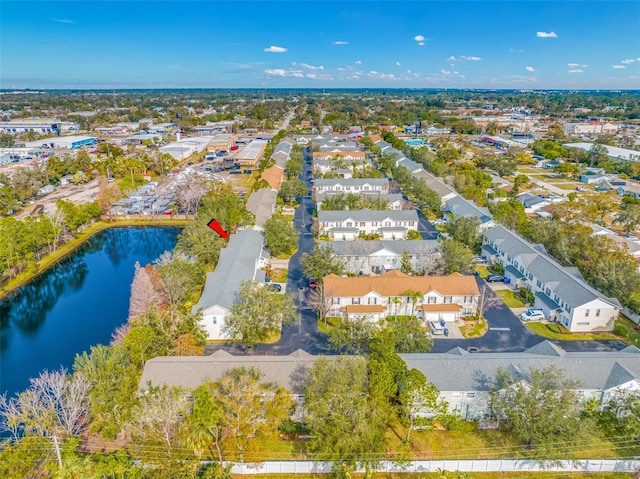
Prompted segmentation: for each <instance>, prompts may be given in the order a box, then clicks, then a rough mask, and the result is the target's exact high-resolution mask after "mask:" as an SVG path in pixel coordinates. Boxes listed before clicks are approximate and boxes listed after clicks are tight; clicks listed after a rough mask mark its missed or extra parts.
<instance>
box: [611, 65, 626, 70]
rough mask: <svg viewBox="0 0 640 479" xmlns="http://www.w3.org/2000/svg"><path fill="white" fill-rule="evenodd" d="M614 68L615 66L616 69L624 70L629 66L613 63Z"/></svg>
mask: <svg viewBox="0 0 640 479" xmlns="http://www.w3.org/2000/svg"><path fill="white" fill-rule="evenodd" d="M613 68H615V69H616V70H622V69H624V68H627V67H625V66H624V65H613Z"/></svg>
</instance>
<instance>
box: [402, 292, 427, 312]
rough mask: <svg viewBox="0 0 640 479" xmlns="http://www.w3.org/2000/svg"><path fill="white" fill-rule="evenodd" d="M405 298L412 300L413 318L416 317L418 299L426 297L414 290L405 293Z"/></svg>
mask: <svg viewBox="0 0 640 479" xmlns="http://www.w3.org/2000/svg"><path fill="white" fill-rule="evenodd" d="M402 294H403V295H404V296H407V297H409V298H411V316H414V313H415V309H416V303H417V302H418V298H422V297H424V295H423V294H422V293H421V292H420V291H415V290H413V289H408V290H406V291H405V292H404V293H402Z"/></svg>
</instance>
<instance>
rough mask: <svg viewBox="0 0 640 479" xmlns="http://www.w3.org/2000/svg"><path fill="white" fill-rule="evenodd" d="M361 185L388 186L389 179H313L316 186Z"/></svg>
mask: <svg viewBox="0 0 640 479" xmlns="http://www.w3.org/2000/svg"><path fill="white" fill-rule="evenodd" d="M336 185H340V186H352V187H353V186H363V185H376V186H384V187H388V186H389V180H388V179H387V178H318V179H317V180H315V181H314V186H315V187H316V188H319V187H325V186H336Z"/></svg>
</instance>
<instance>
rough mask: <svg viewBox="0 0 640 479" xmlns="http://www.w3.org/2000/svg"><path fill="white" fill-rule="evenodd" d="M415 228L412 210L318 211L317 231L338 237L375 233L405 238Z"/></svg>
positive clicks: (416, 215)
mask: <svg viewBox="0 0 640 479" xmlns="http://www.w3.org/2000/svg"><path fill="white" fill-rule="evenodd" d="M417 229H418V213H417V212H416V211H415V210H352V211H349V210H347V211H326V210H320V211H318V233H319V234H320V235H322V236H329V237H331V238H332V239H334V240H338V241H348V240H354V239H356V238H358V237H359V236H360V235H376V234H377V235H379V236H380V238H382V239H385V240H399V239H406V237H407V234H408V233H409V231H410V230H417Z"/></svg>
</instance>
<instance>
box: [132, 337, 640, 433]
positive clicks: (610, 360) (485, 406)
mask: <svg viewBox="0 0 640 479" xmlns="http://www.w3.org/2000/svg"><path fill="white" fill-rule="evenodd" d="M336 357H337V356H335V355H332V356H313V355H311V354H309V353H306V352H304V351H302V350H297V351H295V352H293V353H291V354H289V355H285V356H282V355H279V356H269V355H267V356H233V355H231V354H229V353H227V352H225V351H222V350H220V351H216V352H215V353H213V354H211V355H209V356H158V357H155V358H152V359H149V360H148V361H146V362H145V364H144V369H143V371H142V376H141V377H140V381H139V382H138V394H140V395H141V394H145V393H146V392H147V391H148V390H149V389H150V388H151V387H159V386H164V385H166V386H169V387H173V386H175V387H181V388H183V389H185V390H186V391H188V392H190V391H193V390H194V389H195V388H197V387H198V386H201V385H202V384H204V383H206V382H208V381H218V380H220V379H221V378H222V377H223V376H224V375H225V374H226V373H227V372H228V371H230V370H232V369H235V368H240V367H244V368H247V369H250V368H255V369H258V370H260V371H261V372H262V373H263V375H264V376H263V381H265V382H271V383H275V384H277V385H278V386H280V387H283V388H285V389H287V390H288V391H289V392H290V393H291V397H292V399H293V400H294V403H295V404H296V406H297V407H296V412H295V413H294V414H293V415H292V417H293V418H296V419H302V418H303V416H304V400H305V386H306V384H307V381H308V377H309V369H310V368H311V367H312V366H313V365H314V364H315V362H316V361H317V360H319V359H321V358H324V359H328V360H335V358H336ZM400 357H401V358H402V360H403V361H404V362H405V364H406V365H407V367H408V368H409V369H413V368H415V369H417V370H419V371H421V372H422V373H423V374H425V376H426V377H427V379H428V380H429V381H430V382H432V383H433V384H434V385H435V386H436V388H438V390H439V391H440V397H439V399H440V400H441V401H446V402H447V404H448V408H449V412H450V413H452V414H456V415H458V416H460V417H461V418H462V419H465V420H468V421H472V420H478V419H482V418H484V417H487V416H491V415H492V411H491V409H490V407H489V403H490V392H491V391H490V388H491V384H492V382H493V380H494V379H495V377H496V371H497V370H498V369H499V368H502V369H504V370H506V371H508V372H510V373H511V374H513V375H516V376H519V377H521V378H522V380H523V381H527V379H528V377H529V373H530V372H531V370H532V369H533V368H535V369H544V368H547V367H549V366H554V367H556V368H558V369H559V370H560V371H561V372H562V373H563V374H564V375H565V376H566V377H567V378H568V379H571V380H574V381H576V382H577V383H578V389H576V393H577V395H578V396H579V398H580V400H581V401H582V402H585V401H587V400H589V399H595V400H596V401H599V403H600V406H601V407H602V406H604V405H606V404H607V403H609V402H610V401H611V400H613V399H615V398H616V397H618V396H619V395H620V393H622V392H633V391H640V349H638V348H636V347H635V346H628V347H626V348H624V349H622V350H620V351H588V352H575V353H573V352H566V351H563V350H562V349H560V348H559V347H558V346H556V345H554V344H553V343H551V342H549V341H543V342H541V343H539V344H537V345H535V346H533V347H531V348H529V349H527V350H525V351H522V352H510V353H469V352H467V351H465V350H464V349H461V348H454V349H452V350H450V351H448V352H446V353H428V354H400ZM416 409H417V410H418V411H419V412H422V411H423V413H425V414H426V415H427V414H428V413H429V411H428V410H427V411H425V408H424V407H423V406H422V405H420V404H416Z"/></svg>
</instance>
